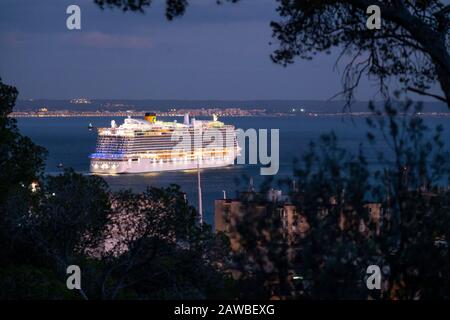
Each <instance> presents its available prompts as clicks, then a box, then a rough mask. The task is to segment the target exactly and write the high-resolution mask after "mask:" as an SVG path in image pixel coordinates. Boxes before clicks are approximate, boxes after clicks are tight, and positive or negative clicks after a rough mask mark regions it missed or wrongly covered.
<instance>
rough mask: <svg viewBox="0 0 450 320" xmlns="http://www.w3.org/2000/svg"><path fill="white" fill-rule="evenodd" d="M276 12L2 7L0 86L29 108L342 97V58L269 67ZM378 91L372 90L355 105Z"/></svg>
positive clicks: (7, 1)
mask: <svg viewBox="0 0 450 320" xmlns="http://www.w3.org/2000/svg"><path fill="white" fill-rule="evenodd" d="M70 4H77V5H79V6H80V7H81V27H82V29H81V30H75V31H70V30H68V29H67V28H66V18H67V16H68V15H67V14H66V8H67V6H68V5H70ZM275 8H276V2H275V1H274V0H243V1H242V2H241V3H238V4H224V5H220V6H219V5H217V4H216V1H215V0H195V1H191V3H190V6H189V7H188V9H187V13H186V14H185V16H183V17H182V18H178V19H176V20H174V21H172V22H169V21H167V20H166V19H165V17H164V1H162V0H155V3H154V4H153V5H152V6H151V7H150V8H148V9H147V10H146V13H145V14H140V13H131V12H127V13H123V12H122V11H120V10H117V9H115V10H110V9H106V10H104V11H102V10H101V9H100V8H98V7H97V6H96V5H95V4H94V2H93V0H70V1H67V0H58V1H56V0H53V1H51V0H45V1H26V0H2V2H1V4H0V52H1V59H0V77H2V79H3V81H4V82H6V83H8V84H12V85H15V86H17V88H18V89H19V91H20V98H22V99H27V98H50V99H68V98H73V97H88V98H106V99H109V98H121V99H242V100H247V99H315V100H325V99H328V98H330V97H331V96H332V95H334V94H335V93H337V92H339V91H340V89H341V84H340V75H339V74H338V73H337V72H336V71H333V66H334V63H335V60H336V57H337V52H334V53H333V54H331V55H323V56H319V57H318V58H316V59H314V60H313V61H301V60H297V61H296V63H295V64H294V65H291V66H288V67H287V68H283V67H282V66H279V65H275V64H273V63H272V62H271V60H270V57H269V56H270V53H271V52H272V51H273V50H275V49H276V47H277V46H276V44H273V45H272V46H271V45H269V42H270V41H273V39H272V38H271V28H270V26H269V23H270V21H271V20H274V19H277V16H276V12H275ZM341 69H343V66H342V67H341ZM375 91H376V90H375V88H374V87H373V86H371V85H370V84H369V83H368V82H367V81H366V82H365V83H364V84H363V85H362V86H361V87H360V88H359V90H358V94H357V98H358V99H361V100H368V99H372V98H373V97H374V93H375Z"/></svg>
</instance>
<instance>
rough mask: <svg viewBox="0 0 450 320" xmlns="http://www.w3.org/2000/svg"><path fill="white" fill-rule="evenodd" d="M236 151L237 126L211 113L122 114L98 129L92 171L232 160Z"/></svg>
mask: <svg viewBox="0 0 450 320" xmlns="http://www.w3.org/2000/svg"><path fill="white" fill-rule="evenodd" d="M238 152H239V146H238V144H237V140H236V133H235V128H234V126H232V125H225V124H224V123H223V122H221V121H218V119H217V117H216V116H214V117H213V120H212V121H200V120H195V119H194V118H193V119H191V120H190V119H189V115H185V116H184V122H183V123H177V122H176V121H174V122H164V121H158V120H157V119H156V115H155V114H154V113H146V114H145V118H144V119H133V118H130V117H129V118H126V119H125V120H124V123H123V124H121V125H120V126H117V125H116V123H115V121H114V120H113V121H111V127H109V128H99V129H98V137H97V147H96V150H95V153H93V154H91V156H90V158H91V164H90V171H91V172H93V173H103V174H115V173H142V172H159V171H168V170H189V169H197V168H214V167H224V166H228V165H232V164H233V163H234V160H235V158H236V156H237V153H238Z"/></svg>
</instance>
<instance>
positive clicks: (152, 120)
mask: <svg viewBox="0 0 450 320" xmlns="http://www.w3.org/2000/svg"><path fill="white" fill-rule="evenodd" d="M144 119H145V120H147V121H148V122H150V123H155V122H156V113H154V112H147V113H146V114H145V116H144Z"/></svg>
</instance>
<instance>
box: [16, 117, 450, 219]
mask: <svg viewBox="0 0 450 320" xmlns="http://www.w3.org/2000/svg"><path fill="white" fill-rule="evenodd" d="M113 119H114V120H116V122H117V123H118V124H121V123H122V122H123V118H120V117H115V118H109V117H95V118H81V117H80V118H19V119H18V124H19V128H20V130H21V132H22V133H23V134H25V135H27V136H29V137H30V138H31V139H32V140H33V141H34V142H35V143H37V144H39V145H41V146H43V147H45V148H47V150H48V152H49V154H48V158H47V168H46V171H47V172H48V173H49V174H56V173H58V172H59V171H60V169H58V168H57V165H58V164H59V163H63V164H64V166H66V167H72V168H74V169H75V170H76V171H78V172H81V173H85V174H89V158H88V157H89V154H90V153H92V152H94V149H95V143H96V131H95V130H93V131H89V130H88V124H89V123H92V124H93V125H94V126H95V127H103V126H110V122H111V120H113ZM163 119H164V120H168V121H171V120H174V119H177V118H170V119H169V118H163ZM177 120H178V121H179V122H181V121H183V120H182V118H178V119H177ZM220 120H221V121H223V122H225V123H227V124H233V125H235V126H236V128H242V129H248V128H255V129H279V130H280V169H279V171H278V174H277V175H276V176H275V180H278V179H282V178H285V177H287V176H289V175H290V174H291V172H292V161H293V159H294V157H296V156H297V157H298V156H300V155H301V154H302V151H305V150H306V148H307V147H308V143H309V142H310V141H314V140H317V139H318V138H319V136H320V135H321V134H323V133H328V132H330V131H332V130H333V131H334V132H335V133H336V135H337V136H338V138H339V142H340V144H341V145H342V146H344V147H346V148H349V149H351V150H356V149H357V148H358V146H359V145H360V143H361V142H365V141H366V132H367V126H366V124H365V119H363V118H358V117H356V118H353V121H352V120H351V119H350V118H341V117H314V118H313V117H232V118H226V117H223V118H221V119H220ZM449 120H450V119H446V118H443V119H439V118H432V117H429V118H426V122H427V124H428V125H429V126H430V127H434V126H435V125H437V124H442V125H443V126H444V140H445V141H446V142H448V141H450V121H449ZM372 160H373V159H372ZM259 172H260V167H259V166H258V165H235V166H231V167H227V168H220V169H207V170H203V171H202V190H203V207H204V210H205V213H204V214H205V218H206V220H207V221H208V222H210V223H212V222H213V215H214V213H213V210H214V199H219V198H222V197H223V190H225V191H226V192H227V196H228V197H233V196H235V192H236V191H237V190H238V189H242V188H244V187H246V184H245V183H244V182H242V181H243V179H242V177H243V176H247V177H250V176H251V177H252V178H253V180H254V183H255V186H257V185H258V183H260V182H261V181H262V180H263V178H264V177H262V176H260V174H259ZM103 177H104V178H105V179H106V181H107V182H108V184H109V186H110V188H111V189H112V190H119V189H122V188H131V189H133V190H135V191H142V190H144V189H145V188H146V187H147V186H158V187H160V186H168V185H169V184H171V183H175V184H178V185H180V186H181V188H182V190H183V191H184V192H186V193H187V195H188V199H189V201H190V202H191V203H192V204H193V205H195V206H196V205H197V175H196V172H195V171H194V172H164V173H148V174H127V175H114V176H103ZM238 181H241V184H240V186H238V184H237V183H238Z"/></svg>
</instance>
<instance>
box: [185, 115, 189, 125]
mask: <svg viewBox="0 0 450 320" xmlns="http://www.w3.org/2000/svg"><path fill="white" fill-rule="evenodd" d="M184 124H185V125H187V126H188V125H189V113H185V114H184Z"/></svg>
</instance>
